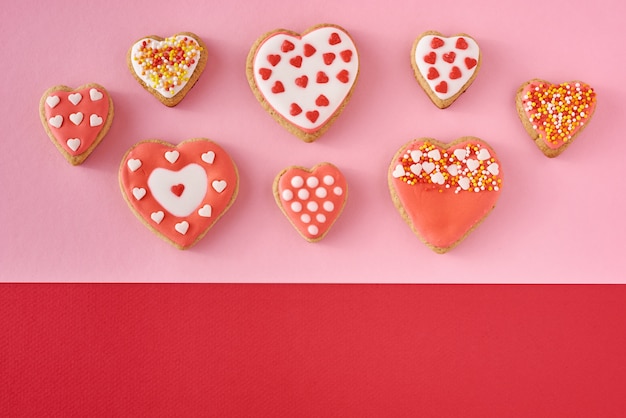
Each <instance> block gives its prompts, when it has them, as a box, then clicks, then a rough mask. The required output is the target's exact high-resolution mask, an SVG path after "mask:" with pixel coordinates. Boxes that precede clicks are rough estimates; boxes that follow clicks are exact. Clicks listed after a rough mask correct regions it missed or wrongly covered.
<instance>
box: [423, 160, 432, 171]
mask: <svg viewBox="0 0 626 418" xmlns="http://www.w3.org/2000/svg"><path fill="white" fill-rule="evenodd" d="M434 169H435V163H433V162H430V161H426V162H424V163H423V164H422V170H424V171H425V172H426V174H430V173H432V171H433V170H434Z"/></svg>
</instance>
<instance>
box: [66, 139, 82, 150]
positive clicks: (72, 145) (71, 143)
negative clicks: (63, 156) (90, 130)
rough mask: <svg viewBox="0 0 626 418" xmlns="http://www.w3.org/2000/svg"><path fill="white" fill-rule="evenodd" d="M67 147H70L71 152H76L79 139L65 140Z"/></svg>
mask: <svg viewBox="0 0 626 418" xmlns="http://www.w3.org/2000/svg"><path fill="white" fill-rule="evenodd" d="M67 146H68V147H70V149H71V150H72V151H76V150H77V149H78V147H80V139H78V138H70V139H68V140H67Z"/></svg>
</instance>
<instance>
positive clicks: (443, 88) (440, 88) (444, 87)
mask: <svg viewBox="0 0 626 418" xmlns="http://www.w3.org/2000/svg"><path fill="white" fill-rule="evenodd" d="M435 91H436V92H438V93H441V94H446V93H447V92H448V83H446V82H445V81H442V82H441V83H439V84H437V86H435Z"/></svg>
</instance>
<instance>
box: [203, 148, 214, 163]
mask: <svg viewBox="0 0 626 418" xmlns="http://www.w3.org/2000/svg"><path fill="white" fill-rule="evenodd" d="M202 161H204V162H205V163H207V164H213V161H215V153H214V152H213V151H207V152H205V153H204V154H202Z"/></svg>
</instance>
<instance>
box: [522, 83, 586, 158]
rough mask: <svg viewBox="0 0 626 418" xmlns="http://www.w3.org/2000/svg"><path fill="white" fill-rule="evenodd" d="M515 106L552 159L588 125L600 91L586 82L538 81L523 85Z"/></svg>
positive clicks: (541, 148)
mask: <svg viewBox="0 0 626 418" xmlns="http://www.w3.org/2000/svg"><path fill="white" fill-rule="evenodd" d="M515 103H516V105H517V114H518V115H519V117H520V119H521V121H522V124H523V125H524V128H526V132H528V134H529V135H530V137H531V138H532V139H533V140H534V141H535V143H536V144H537V146H538V147H539V149H540V150H541V151H542V152H543V153H544V154H545V155H546V156H548V157H551V158H552V157H556V156H558V155H559V154H561V153H562V152H563V151H565V149H566V148H567V147H568V146H569V145H570V144H571V143H572V142H573V141H574V139H575V138H576V136H578V134H579V133H580V132H581V131H582V130H583V129H584V128H585V127H586V126H587V124H588V123H589V121H590V120H591V117H592V116H593V112H595V110H596V92H595V91H594V90H593V89H592V88H591V87H590V86H589V85H587V84H585V83H583V82H582V81H569V82H566V83H562V84H559V85H556V84H551V83H549V82H547V81H544V80H537V79H535V80H530V81H528V82H526V83H524V84H522V86H521V87H520V88H519V89H518V90H517V96H516V98H515Z"/></svg>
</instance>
